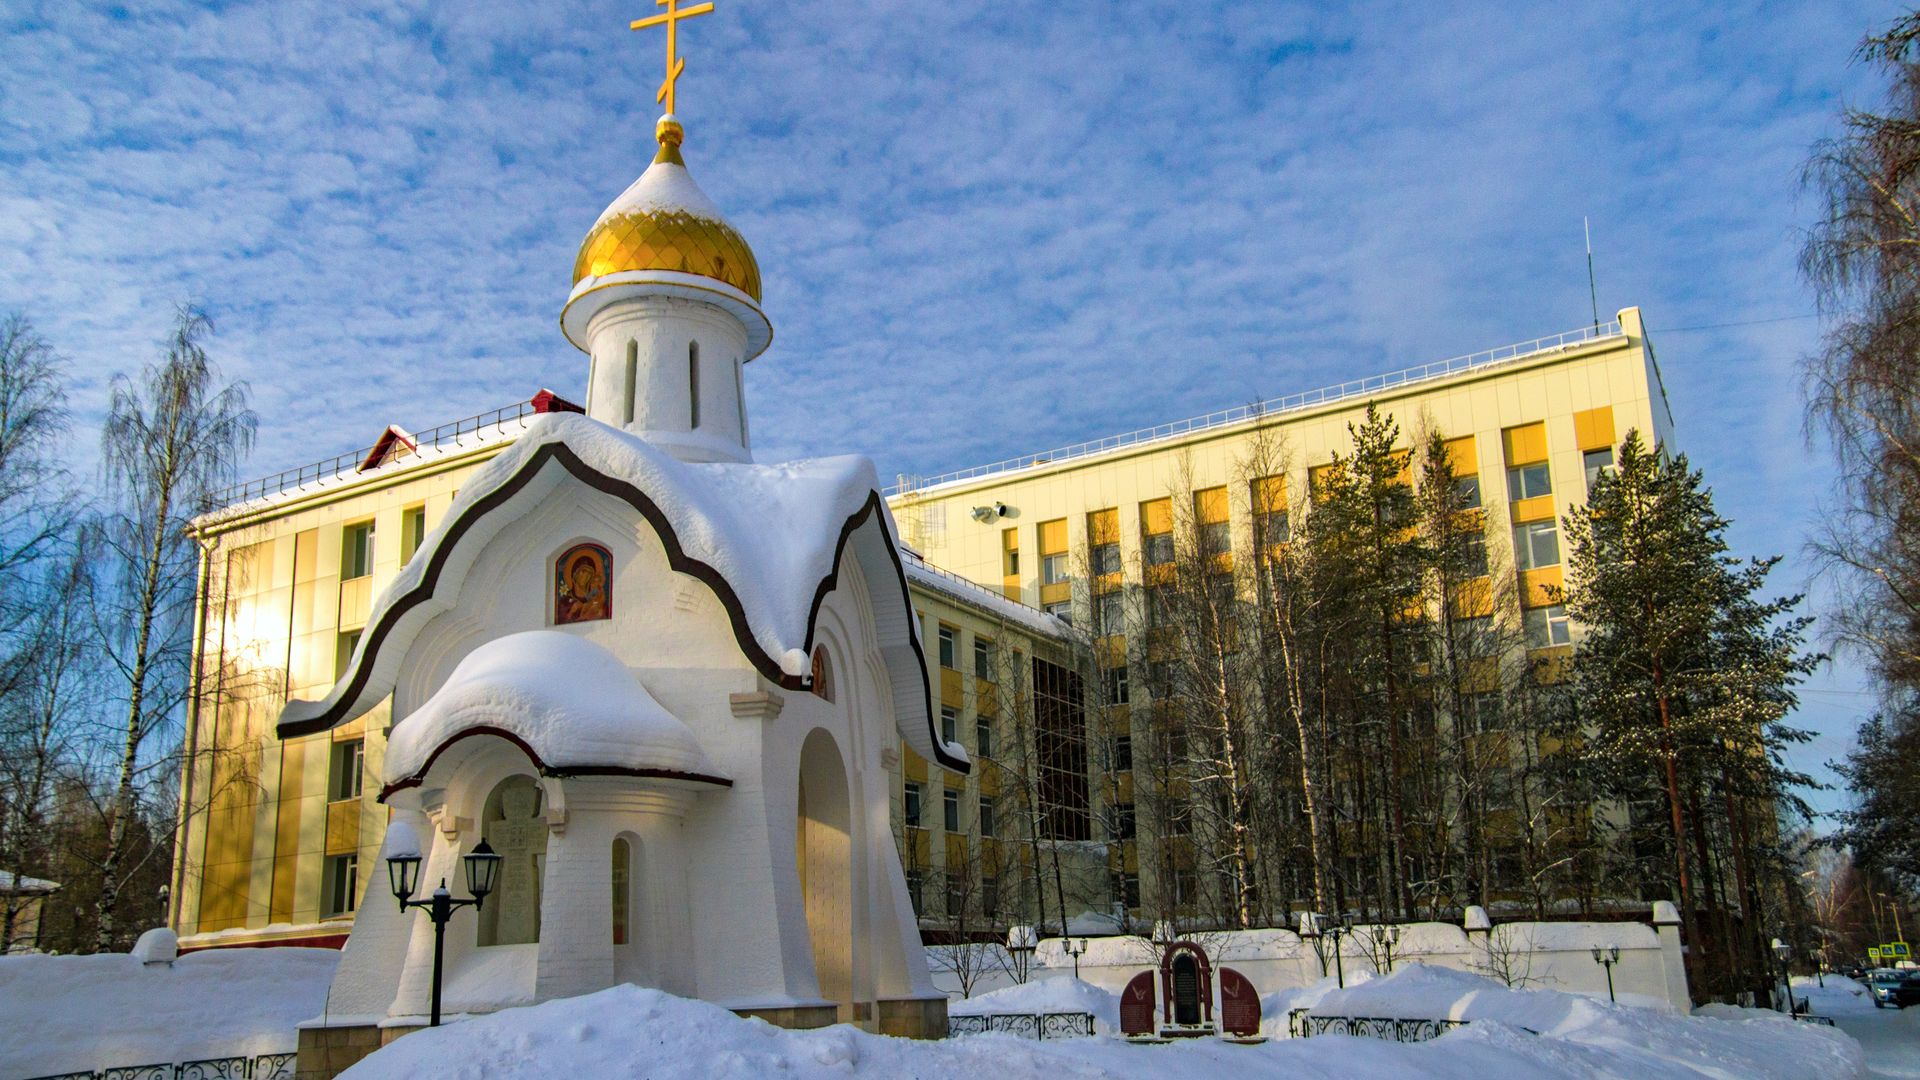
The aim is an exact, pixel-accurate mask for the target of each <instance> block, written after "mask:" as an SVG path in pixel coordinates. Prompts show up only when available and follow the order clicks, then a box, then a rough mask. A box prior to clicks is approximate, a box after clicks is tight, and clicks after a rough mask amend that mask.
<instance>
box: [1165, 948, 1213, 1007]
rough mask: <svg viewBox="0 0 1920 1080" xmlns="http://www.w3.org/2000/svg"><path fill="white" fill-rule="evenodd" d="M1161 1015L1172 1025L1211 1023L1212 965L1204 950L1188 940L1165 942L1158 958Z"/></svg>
mask: <svg viewBox="0 0 1920 1080" xmlns="http://www.w3.org/2000/svg"><path fill="white" fill-rule="evenodd" d="M1160 985H1161V988H1162V991H1161V992H1162V993H1163V994H1164V995H1165V998H1164V1002H1163V1004H1162V1009H1163V1010H1164V1011H1163V1013H1162V1015H1164V1016H1165V1017H1166V1018H1167V1022H1168V1023H1170V1024H1172V1025H1173V1026H1174V1027H1199V1026H1202V1025H1205V1026H1209V1027H1211V1026H1212V1024H1213V966H1212V965H1211V964H1209V963H1208V962H1207V954H1206V951H1205V950H1203V949H1201V948H1200V946H1198V945H1195V944H1194V943H1193V942H1191V941H1176V942H1174V943H1172V944H1171V945H1168V946H1167V948H1166V952H1164V953H1163V954H1161V958H1160Z"/></svg>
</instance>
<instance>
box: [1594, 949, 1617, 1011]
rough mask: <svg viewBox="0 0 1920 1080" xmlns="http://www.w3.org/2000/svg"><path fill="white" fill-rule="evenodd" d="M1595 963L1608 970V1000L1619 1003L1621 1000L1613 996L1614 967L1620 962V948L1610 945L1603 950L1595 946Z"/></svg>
mask: <svg viewBox="0 0 1920 1080" xmlns="http://www.w3.org/2000/svg"><path fill="white" fill-rule="evenodd" d="M1593 962H1594V963H1596V964H1599V965H1600V966H1601V967H1604V968H1606V969H1607V1000H1608V1001H1616V1002H1617V1001H1619V1000H1620V999H1619V998H1616V997H1614V996H1613V965H1615V964H1617V963H1619V962H1620V946H1618V945H1609V946H1607V947H1606V948H1601V947H1600V946H1598V945H1595V946H1594V947H1593Z"/></svg>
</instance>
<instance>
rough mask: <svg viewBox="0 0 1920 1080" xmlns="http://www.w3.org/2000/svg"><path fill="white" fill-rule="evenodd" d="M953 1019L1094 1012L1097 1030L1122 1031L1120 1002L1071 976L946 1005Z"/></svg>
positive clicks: (1045, 980) (981, 995)
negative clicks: (989, 1015) (999, 1015)
mask: <svg viewBox="0 0 1920 1080" xmlns="http://www.w3.org/2000/svg"><path fill="white" fill-rule="evenodd" d="M947 1013H948V1015H950V1016H986V1015H988V1014H991V1013H1092V1014H1093V1025H1094V1030H1095V1031H1098V1032H1101V1033H1103V1034H1105V1033H1112V1032H1116V1031H1119V1030H1120V999H1119V998H1118V997H1116V996H1115V995H1113V994H1110V993H1108V992H1107V991H1105V990H1102V989H1100V988H1099V987H1097V986H1095V985H1093V984H1092V983H1088V982H1081V981H1080V980H1079V979H1076V978H1073V977H1071V976H1063V977H1061V978H1054V979H1035V980H1033V981H1032V982H1029V983H1025V984H1022V985H1020V986H1009V987H1007V988H1005V989H1003V990H994V991H992V992H990V993H985V994H977V995H975V996H973V997H970V998H964V999H962V1000H960V1001H954V1002H950V1003H948V1005H947Z"/></svg>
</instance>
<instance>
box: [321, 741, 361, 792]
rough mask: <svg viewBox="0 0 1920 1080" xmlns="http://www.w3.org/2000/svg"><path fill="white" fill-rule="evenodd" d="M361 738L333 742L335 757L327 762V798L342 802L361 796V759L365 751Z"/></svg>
mask: <svg viewBox="0 0 1920 1080" xmlns="http://www.w3.org/2000/svg"><path fill="white" fill-rule="evenodd" d="M364 745H365V744H364V743H363V741H362V740H360V739H348V740H347V741H345V742H337V743H334V744H333V757H332V760H330V761H329V762H328V763H327V799H328V801H330V802H340V801H342V800H345V799H357V798H359V797H360V773H361V768H360V761H361V754H362V753H363V752H364Z"/></svg>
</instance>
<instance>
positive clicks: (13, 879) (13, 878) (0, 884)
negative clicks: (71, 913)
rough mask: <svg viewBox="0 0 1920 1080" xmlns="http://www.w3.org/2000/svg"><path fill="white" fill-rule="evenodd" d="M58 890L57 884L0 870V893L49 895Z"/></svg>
mask: <svg viewBox="0 0 1920 1080" xmlns="http://www.w3.org/2000/svg"><path fill="white" fill-rule="evenodd" d="M59 888H60V885H59V883H58V882H53V881H44V880H42V879H40V878H37V877H28V876H27V875H25V874H16V873H14V872H13V871H11V870H0V893H50V892H56V891H58V890H59Z"/></svg>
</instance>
